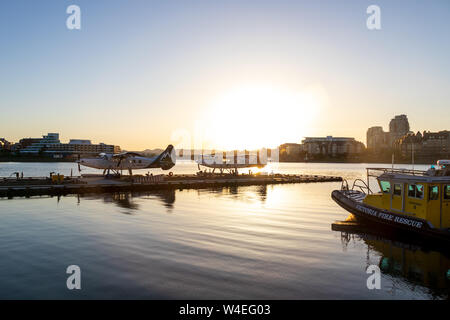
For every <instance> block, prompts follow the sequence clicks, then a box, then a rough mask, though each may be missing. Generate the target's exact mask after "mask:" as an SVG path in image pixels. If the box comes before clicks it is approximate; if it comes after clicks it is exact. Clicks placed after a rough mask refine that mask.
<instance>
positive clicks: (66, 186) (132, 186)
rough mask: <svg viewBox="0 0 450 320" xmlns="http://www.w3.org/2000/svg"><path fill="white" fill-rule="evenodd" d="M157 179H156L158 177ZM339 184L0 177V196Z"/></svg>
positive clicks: (315, 178) (269, 179)
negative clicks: (57, 182)
mask: <svg viewBox="0 0 450 320" xmlns="http://www.w3.org/2000/svg"><path fill="white" fill-rule="evenodd" d="M158 177H159V178H158ZM332 181H342V178H341V177H336V176H319V175H282V174H275V175H239V176H232V175H210V176H199V175H173V176H168V175H159V176H150V177H149V176H133V177H129V176H124V177H122V178H115V179H113V178H105V177H103V176H95V175H90V176H82V177H76V178H66V179H64V181H63V182H62V183H59V184H55V183H52V181H51V180H50V179H49V178H33V179H29V178H23V179H11V178H0V197H7V198H13V197H31V196H42V195H68V194H84V193H115V192H126V191H132V192H138V191H152V190H163V189H207V188H216V187H230V186H252V185H270V184H288V183H311V182H332Z"/></svg>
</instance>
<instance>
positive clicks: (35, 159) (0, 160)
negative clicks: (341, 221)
mask: <svg viewBox="0 0 450 320" xmlns="http://www.w3.org/2000/svg"><path fill="white" fill-rule="evenodd" d="M7 162H26V163H32V162H34V163H39V162H44V163H58V162H61V163H70V162H71V163H76V161H75V160H72V159H52V158H38V157H33V158H31V157H30V158H22V157H20V158H19V157H17V158H16V157H8V158H1V157H0V163H7ZM279 162H280V163H354V164H361V163H376V164H389V165H391V163H390V162H387V161H382V160H378V161H374V160H371V161H362V160H331V159H324V160H308V161H286V160H284V161H279ZM399 164H405V165H412V163H411V162H410V161H396V162H395V163H394V165H399ZM414 164H416V165H432V164H436V161H423V160H419V161H415V162H414Z"/></svg>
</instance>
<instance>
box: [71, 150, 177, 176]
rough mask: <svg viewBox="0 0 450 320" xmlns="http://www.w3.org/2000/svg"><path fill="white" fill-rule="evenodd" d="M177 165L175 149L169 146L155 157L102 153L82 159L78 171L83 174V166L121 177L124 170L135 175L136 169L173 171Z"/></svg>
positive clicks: (134, 153)
mask: <svg viewBox="0 0 450 320" xmlns="http://www.w3.org/2000/svg"><path fill="white" fill-rule="evenodd" d="M175 163H176V154H175V149H174V147H173V146H172V145H169V146H168V147H167V148H166V150H164V151H163V152H162V153H161V154H160V155H158V156H155V157H144V156H143V155H141V154H140V153H137V152H122V153H117V154H106V153H100V154H99V156H98V157H96V158H81V159H79V160H78V170H79V171H80V172H81V166H85V167H89V168H94V169H103V175H106V174H108V175H109V174H110V172H112V173H113V174H115V175H121V173H122V170H128V172H129V173H130V175H133V170H135V169H153V168H161V169H162V170H169V169H171V168H172V167H173V166H174V165H175Z"/></svg>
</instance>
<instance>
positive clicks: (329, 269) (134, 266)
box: [0, 161, 450, 299]
mask: <svg viewBox="0 0 450 320" xmlns="http://www.w3.org/2000/svg"><path fill="white" fill-rule="evenodd" d="M368 166H371V167H374V166H377V167H378V166H381V167H382V166H383V165H379V164H378V165H370V164H326V163H323V164H312V163H281V164H278V165H271V166H269V168H268V169H267V170H268V171H269V172H271V171H274V172H280V173H296V174H321V175H338V176H342V177H344V178H346V179H349V180H353V179H356V178H363V177H365V168H366V167H368ZM385 166H389V165H385ZM399 167H408V166H399ZM416 168H418V169H424V168H425V166H416ZM173 169H174V170H173V172H174V173H194V172H195V171H196V170H197V167H196V165H195V164H194V163H192V162H189V161H180V162H178V163H177V165H176V166H175V167H174V168H173ZM51 171H54V172H57V173H61V174H65V175H70V173H71V171H72V174H73V175H78V169H77V167H76V165H75V164H72V163H56V164H55V163H0V176H8V175H10V174H11V173H13V172H24V175H25V176H47V175H48V174H49V172H51ZM156 171H157V170H154V171H153V172H154V173H159V171H158V172H156ZM84 172H89V173H91V172H96V171H95V170H85V171H84ZM84 172H83V173H84ZM337 188H340V183H336V182H332V183H311V184H292V185H273V186H254V187H239V188H217V189H205V190H181V191H180V190H177V191H161V192H156V193H143V194H131V193H121V194H104V195H92V196H86V195H85V196H82V197H78V196H67V197H61V198H56V197H54V198H52V197H42V198H31V199H24V198H14V199H9V200H8V199H1V200H0V257H1V262H0V298H3V299H10V298H11V299H15V298H19V299H28V298H29V299H37V298H41V299H47V298H59V299H80V298H98V299H105V298H112V299H148V298H150V299H152V298H157V299H166V298H167V299H448V293H449V288H450V279H449V269H450V260H449V254H448V252H445V251H444V252H443V251H442V249H439V250H438V249H434V248H426V249H424V248H421V247H420V246H416V245H414V244H410V243H408V242H405V241H403V240H402V241H400V240H398V239H395V238H389V237H380V236H376V235H373V234H371V235H367V234H344V233H341V232H335V231H332V230H331V223H333V222H334V221H336V220H344V219H346V218H347V217H348V213H347V212H346V211H345V210H343V209H342V208H340V207H338V206H337V205H336V204H335V203H334V202H333V201H332V200H331V198H330V193H331V191H332V190H334V189H337ZM373 264H375V265H377V266H379V267H380V269H381V272H382V275H381V289H379V290H377V289H374V290H369V289H368V288H367V285H366V281H367V278H368V277H369V276H370V275H369V274H367V273H366V269H367V267H368V266H369V265H373ZM69 265H78V266H79V267H80V268H81V286H82V288H81V290H68V289H67V287H66V279H67V277H68V274H66V268H67V266H69Z"/></svg>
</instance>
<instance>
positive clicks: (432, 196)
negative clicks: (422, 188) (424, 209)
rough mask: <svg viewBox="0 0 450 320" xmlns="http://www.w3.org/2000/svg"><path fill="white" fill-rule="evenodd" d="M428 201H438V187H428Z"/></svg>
mask: <svg viewBox="0 0 450 320" xmlns="http://www.w3.org/2000/svg"><path fill="white" fill-rule="evenodd" d="M429 198H430V200H439V187H438V186H431V187H430V197H429Z"/></svg>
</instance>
